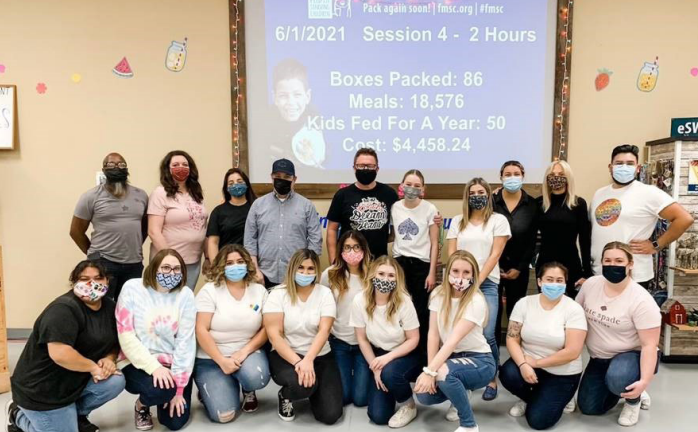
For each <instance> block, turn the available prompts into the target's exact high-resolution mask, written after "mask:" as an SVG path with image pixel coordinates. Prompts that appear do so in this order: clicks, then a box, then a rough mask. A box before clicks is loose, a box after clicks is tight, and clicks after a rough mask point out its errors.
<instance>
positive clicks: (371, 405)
mask: <svg viewBox="0 0 698 432" xmlns="http://www.w3.org/2000/svg"><path fill="white" fill-rule="evenodd" d="M373 353H374V354H375V355H376V357H378V356H382V355H384V354H386V353H387V351H383V350H382V349H379V348H375V347H374V348H373ZM421 372H422V363H421V361H420V357H419V355H418V354H417V352H416V350H415V351H412V352H411V353H409V354H407V355H406V356H404V357H400V358H397V359H395V360H393V361H391V362H390V363H388V364H387V365H385V367H384V368H383V370H382V371H381V381H383V384H384V385H385V387H386V388H387V389H388V392H384V391H383V390H379V389H378V387H376V381H375V379H374V378H373V376H372V377H371V381H372V382H371V383H370V384H371V385H370V387H369V390H368V418H369V419H371V421H373V423H375V424H377V425H387V424H388V421H389V420H390V417H392V416H393V414H395V404H396V403H402V402H407V401H408V400H409V399H410V398H411V397H412V387H410V383H411V382H415V381H416V380H417V377H418V376H419V374H420V373H421Z"/></svg>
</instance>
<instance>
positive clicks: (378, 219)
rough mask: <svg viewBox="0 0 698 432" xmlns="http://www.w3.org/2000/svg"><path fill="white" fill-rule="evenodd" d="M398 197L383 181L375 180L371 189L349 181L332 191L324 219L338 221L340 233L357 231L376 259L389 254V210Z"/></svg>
mask: <svg viewBox="0 0 698 432" xmlns="http://www.w3.org/2000/svg"><path fill="white" fill-rule="evenodd" d="M397 200H398V196H397V192H395V190H394V189H393V188H391V187H390V186H388V185H386V184H383V183H376V187H374V188H373V189H371V190H361V189H359V188H357V187H356V185H355V184H352V185H350V186H347V187H345V188H343V189H340V190H338V191H337V193H336V194H334V198H332V204H331V205H330V210H329V212H328V213H327V219H329V220H330V221H332V222H337V223H339V225H340V228H341V231H342V232H346V231H349V230H355V231H360V232H361V234H363V235H364V237H366V240H367V241H368V248H369V249H370V250H371V254H372V255H373V257H374V258H377V257H379V256H381V255H386V254H387V253H388V236H389V234H390V209H391V208H392V206H393V204H395V202H396V201H397Z"/></svg>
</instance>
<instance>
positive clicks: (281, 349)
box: [264, 249, 343, 425]
mask: <svg viewBox="0 0 698 432" xmlns="http://www.w3.org/2000/svg"><path fill="white" fill-rule="evenodd" d="M319 270H320V259H319V258H318V256H317V254H316V253H315V252H313V251H311V250H310V249H301V250H299V251H297V252H296V253H294V254H293V256H291V259H290V261H289V263H288V269H287V270H286V280H285V282H284V284H283V285H280V286H278V287H276V288H275V289H273V290H272V291H271V292H270V293H269V297H268V298H267V301H266V303H265V304H264V327H265V328H266V331H267V335H268V336H269V340H270V341H271V344H272V347H273V351H272V352H271V353H270V354H269V368H270V369H271V377H272V379H273V380H274V382H275V383H277V384H278V385H280V386H281V390H279V417H280V418H281V420H284V421H292V420H293V419H294V418H295V411H294V410H293V401H296V400H301V399H310V408H311V409H312V411H313V415H314V416H315V419H317V420H318V421H320V422H322V423H324V424H328V425H331V424H334V423H336V422H337V420H339V419H340V417H342V412H343V403H342V379H341V378H340V375H339V368H337V363H336V361H335V358H334V355H333V354H332V352H331V351H330V345H329V343H328V342H327V339H328V338H329V336H330V330H331V329H332V324H333V323H334V319H335V316H336V314H337V306H336V304H335V301H334V296H333V295H332V291H330V289H329V288H327V287H326V286H323V285H320V284H318V283H317V279H318V276H319V274H318V272H319Z"/></svg>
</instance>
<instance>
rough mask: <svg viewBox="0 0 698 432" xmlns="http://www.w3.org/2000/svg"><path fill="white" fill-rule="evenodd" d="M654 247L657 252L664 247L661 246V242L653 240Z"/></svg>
mask: <svg viewBox="0 0 698 432" xmlns="http://www.w3.org/2000/svg"><path fill="white" fill-rule="evenodd" d="M652 247H653V248H654V250H656V251H657V252H659V251H660V250H661V249H662V248H661V247H659V243H657V240H652Z"/></svg>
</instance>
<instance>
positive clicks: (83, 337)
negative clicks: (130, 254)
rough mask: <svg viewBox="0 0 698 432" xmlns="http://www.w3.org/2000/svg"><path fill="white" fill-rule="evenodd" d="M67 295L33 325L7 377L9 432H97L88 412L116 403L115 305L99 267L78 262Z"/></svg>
mask: <svg viewBox="0 0 698 432" xmlns="http://www.w3.org/2000/svg"><path fill="white" fill-rule="evenodd" d="M70 282H71V283H72V284H73V289H72V290H71V291H70V292H67V293H65V294H63V295H61V296H60V297H58V298H57V299H55V300H54V301H53V302H52V303H51V304H49V305H48V306H47V307H46V309H44V311H43V312H42V313H41V315H40V316H39V318H38V319H37V320H36V322H35V323H34V329H33V330H32V333H31V335H30V336H29V340H28V341H27V344H26V345H25V347H24V350H23V351H22V355H21V356H20V358H19V361H18V362H17V367H16V368H15V371H14V374H13V375H12V398H13V400H12V402H11V403H10V404H9V406H8V409H7V419H6V421H7V430H8V431H9V432H19V431H25V432H28V431H32V430H47V425H52V426H53V427H51V428H50V430H55V431H76V430H77V431H78V432H97V431H98V430H99V428H98V427H97V426H95V425H93V424H92V423H90V421H89V420H88V419H87V416H88V415H89V414H90V412H92V411H94V410H95V409H97V408H99V407H100V406H102V405H104V404H105V403H107V402H109V401H110V400H112V399H114V398H116V397H117V396H118V395H119V393H121V392H122V391H123V389H124V386H125V385H126V381H125V380H124V377H123V376H122V375H121V373H120V372H119V371H118V370H117V368H116V356H117V354H118V351H119V340H118V336H117V332H116V318H115V315H114V311H115V309H116V305H115V303H114V301H113V300H112V299H110V298H108V297H104V295H105V294H106V293H107V289H108V286H107V276H106V271H105V268H104V266H103V265H102V264H101V263H98V262H95V261H82V262H81V263H80V264H78V265H77V267H76V268H75V270H73V272H72V274H71V276H70Z"/></svg>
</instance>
